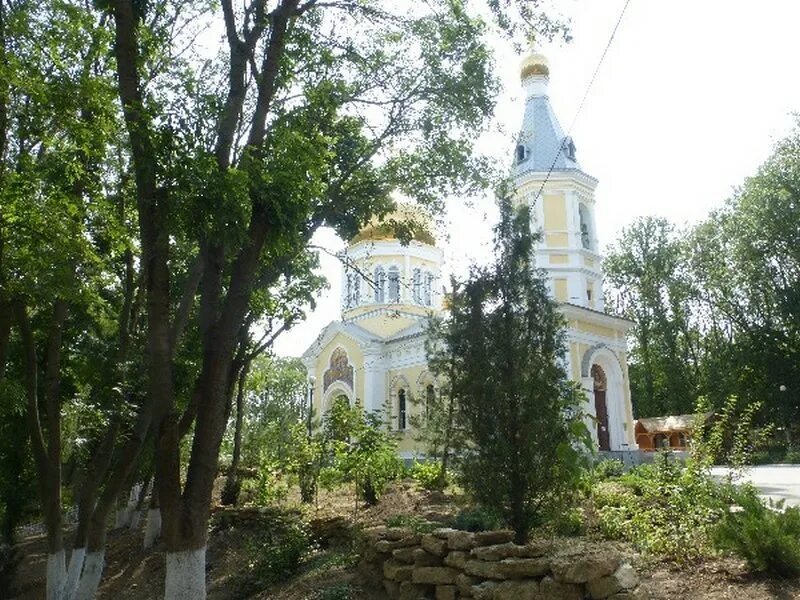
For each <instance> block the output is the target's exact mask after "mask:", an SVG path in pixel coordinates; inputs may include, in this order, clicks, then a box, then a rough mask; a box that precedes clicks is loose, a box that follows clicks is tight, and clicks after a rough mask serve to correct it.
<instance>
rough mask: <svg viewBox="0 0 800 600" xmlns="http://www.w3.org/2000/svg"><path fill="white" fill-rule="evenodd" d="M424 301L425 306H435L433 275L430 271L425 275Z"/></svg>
mask: <svg viewBox="0 0 800 600" xmlns="http://www.w3.org/2000/svg"><path fill="white" fill-rule="evenodd" d="M422 301H423V303H424V304H425V306H430V305H431V304H433V273H431V272H430V271H428V272H426V273H425V285H424V287H423V292H422Z"/></svg>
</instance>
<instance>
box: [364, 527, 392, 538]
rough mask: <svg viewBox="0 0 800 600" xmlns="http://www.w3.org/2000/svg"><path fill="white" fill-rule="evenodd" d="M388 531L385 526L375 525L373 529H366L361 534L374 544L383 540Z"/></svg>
mask: <svg viewBox="0 0 800 600" xmlns="http://www.w3.org/2000/svg"><path fill="white" fill-rule="evenodd" d="M388 530H389V528H388V527H386V525H376V526H375V527H367V528H366V529H364V531H363V532H362V533H363V535H364V536H365V537H366V538H367V539H368V540H371V541H373V542H375V541H377V540H380V539H383V538H384V537H385V536H386V532H387V531H388Z"/></svg>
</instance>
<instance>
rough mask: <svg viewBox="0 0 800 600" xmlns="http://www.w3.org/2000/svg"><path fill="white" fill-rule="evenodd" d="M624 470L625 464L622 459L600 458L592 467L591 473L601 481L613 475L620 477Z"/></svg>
mask: <svg viewBox="0 0 800 600" xmlns="http://www.w3.org/2000/svg"><path fill="white" fill-rule="evenodd" d="M624 472H625V466H624V465H623V464H622V461H621V460H616V459H613V458H607V459H604V460H601V461H600V462H598V463H597V464H595V465H594V467H593V468H592V475H593V476H594V477H595V478H596V479H598V480H601V481H602V480H604V479H611V478H613V477H621V476H622V474H623V473H624Z"/></svg>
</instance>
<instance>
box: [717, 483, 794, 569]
mask: <svg viewBox="0 0 800 600" xmlns="http://www.w3.org/2000/svg"><path fill="white" fill-rule="evenodd" d="M738 500H739V504H740V506H739V509H740V510H738V511H736V512H729V513H728V514H726V515H725V517H724V518H723V519H722V521H721V522H720V523H719V525H718V526H717V528H716V530H715V532H714V542H715V545H716V547H717V548H718V549H720V550H725V551H729V552H732V553H733V554H735V555H737V556H739V557H741V558H743V559H744V560H745V561H747V564H748V566H749V567H750V569H752V570H753V571H756V572H765V573H769V574H771V575H777V576H780V577H796V576H797V575H800V509H798V508H795V507H791V508H786V509H785V510H784V507H783V500H781V501H780V502H778V503H775V504H773V503H772V502H770V505H769V506H766V505H765V504H764V503H763V502H762V501H761V500H760V499H759V498H758V496H757V495H756V493H755V491H753V490H750V492H749V493H747V494H742V495H741V497H740V498H739V499H738Z"/></svg>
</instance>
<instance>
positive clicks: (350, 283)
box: [344, 271, 361, 308]
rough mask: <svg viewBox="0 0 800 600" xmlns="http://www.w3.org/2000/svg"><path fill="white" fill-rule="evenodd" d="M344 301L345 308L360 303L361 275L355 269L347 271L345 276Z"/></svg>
mask: <svg viewBox="0 0 800 600" xmlns="http://www.w3.org/2000/svg"><path fill="white" fill-rule="evenodd" d="M344 303H345V306H346V307H347V308H353V307H354V306H358V305H359V304H360V303H361V277H359V275H358V273H356V272H355V271H349V272H348V273H347V275H346V276H345V297H344Z"/></svg>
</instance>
